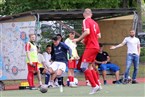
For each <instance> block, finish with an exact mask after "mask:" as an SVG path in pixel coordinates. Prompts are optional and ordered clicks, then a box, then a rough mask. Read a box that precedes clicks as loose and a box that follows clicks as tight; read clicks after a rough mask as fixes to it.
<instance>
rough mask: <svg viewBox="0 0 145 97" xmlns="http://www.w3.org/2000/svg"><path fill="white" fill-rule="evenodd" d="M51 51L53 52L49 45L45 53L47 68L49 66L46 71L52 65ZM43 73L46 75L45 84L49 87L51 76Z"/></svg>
mask: <svg viewBox="0 0 145 97" xmlns="http://www.w3.org/2000/svg"><path fill="white" fill-rule="evenodd" d="M51 51H52V48H51V45H47V46H46V52H44V53H43V56H44V59H45V62H46V66H47V68H46V69H48V67H49V66H50V65H51ZM43 73H45V84H46V85H48V86H49V79H50V75H49V74H47V73H46V72H43Z"/></svg>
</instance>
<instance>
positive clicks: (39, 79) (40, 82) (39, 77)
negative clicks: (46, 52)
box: [37, 70, 42, 85]
mask: <svg viewBox="0 0 145 97" xmlns="http://www.w3.org/2000/svg"><path fill="white" fill-rule="evenodd" d="M37 76H38V81H39V84H40V85H42V81H41V74H40V70H38V71H37Z"/></svg>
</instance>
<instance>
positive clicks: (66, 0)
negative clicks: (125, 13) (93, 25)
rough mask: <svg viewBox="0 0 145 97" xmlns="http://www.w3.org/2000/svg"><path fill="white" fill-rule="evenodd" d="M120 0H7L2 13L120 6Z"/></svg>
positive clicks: (2, 7)
mask: <svg viewBox="0 0 145 97" xmlns="http://www.w3.org/2000/svg"><path fill="white" fill-rule="evenodd" d="M119 3H120V0H5V2H4V4H3V5H2V6H1V13H0V14H5V15H11V14H16V13H21V12H25V11H30V10H38V9H39V10H40V9H82V8H87V7H89V8H118V7H119Z"/></svg>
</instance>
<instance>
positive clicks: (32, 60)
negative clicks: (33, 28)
mask: <svg viewBox="0 0 145 97" xmlns="http://www.w3.org/2000/svg"><path fill="white" fill-rule="evenodd" d="M29 38H30V42H28V43H27V44H26V46H25V50H26V61H27V66H28V76H27V80H28V83H29V87H30V90H35V89H36V88H35V86H34V74H35V73H37V74H38V79H39V81H40V85H42V82H41V76H40V71H39V70H38V52H37V47H36V44H35V43H34V42H35V39H36V36H35V34H30V35H29Z"/></svg>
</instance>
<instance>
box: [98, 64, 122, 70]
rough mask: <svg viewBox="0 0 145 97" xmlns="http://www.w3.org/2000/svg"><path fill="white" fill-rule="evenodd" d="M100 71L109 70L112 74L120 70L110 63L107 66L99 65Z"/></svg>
mask: <svg viewBox="0 0 145 97" xmlns="http://www.w3.org/2000/svg"><path fill="white" fill-rule="evenodd" d="M100 69H101V71H104V70H108V69H109V70H111V71H113V72H116V71H118V70H120V68H119V66H117V65H116V64H112V63H109V64H101V65H100Z"/></svg>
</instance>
